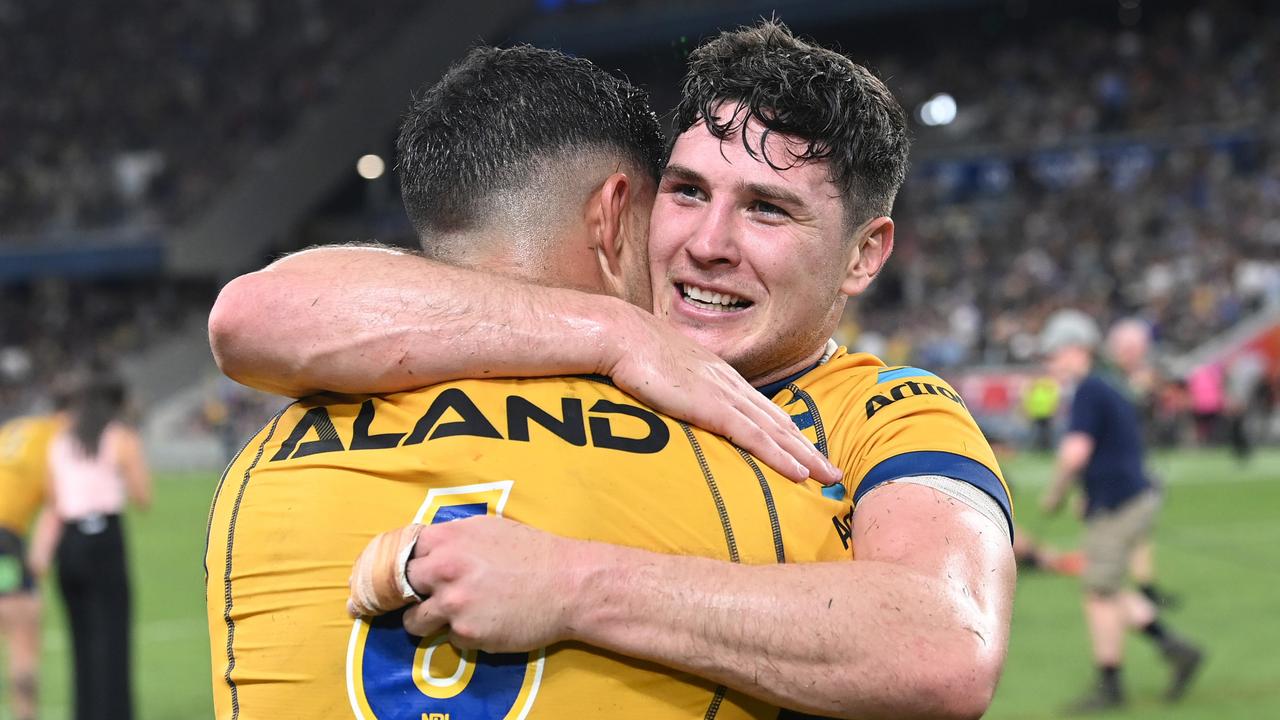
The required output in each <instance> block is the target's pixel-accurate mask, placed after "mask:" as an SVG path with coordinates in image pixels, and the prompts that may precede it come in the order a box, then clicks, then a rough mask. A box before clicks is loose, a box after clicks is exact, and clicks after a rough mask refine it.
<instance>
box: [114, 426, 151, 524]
mask: <svg viewBox="0 0 1280 720" xmlns="http://www.w3.org/2000/svg"><path fill="white" fill-rule="evenodd" d="M119 433H120V434H119V435H118V437H119V440H118V441H117V442H118V443H119V445H118V446H117V452H118V456H117V460H118V462H119V464H120V473H121V475H123V476H124V487H125V491H126V492H127V493H128V495H129V500H130V501H131V502H132V503H133V504H134V505H136V506H137V507H139V508H141V509H142V510H148V509H150V508H151V472H150V471H149V470H148V469H147V459H146V456H145V455H144V454H143V450H142V439H141V438H139V437H138V433H137V432H135V431H134V430H132V429H129V428H122V429H121V430H120V431H119Z"/></svg>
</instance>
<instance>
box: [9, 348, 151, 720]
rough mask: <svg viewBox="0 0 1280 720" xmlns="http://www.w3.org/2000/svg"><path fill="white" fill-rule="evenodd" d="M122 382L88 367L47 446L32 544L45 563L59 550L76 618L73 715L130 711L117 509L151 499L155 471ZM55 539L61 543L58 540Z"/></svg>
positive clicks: (119, 715) (92, 718)
mask: <svg viewBox="0 0 1280 720" xmlns="http://www.w3.org/2000/svg"><path fill="white" fill-rule="evenodd" d="M124 408H125V391H124V385H123V383H122V382H121V381H120V380H119V379H118V378H115V377H114V376H111V375H108V374H104V373H99V374H95V375H94V376H92V377H90V378H89V379H88V380H87V381H86V382H85V384H84V387H83V388H82V389H81V390H80V391H79V392H78V393H76V394H75V396H74V397H73V399H72V402H71V407H70V422H69V423H68V425H67V427H66V428H65V429H64V430H62V431H61V432H59V433H58V435H56V436H55V437H54V438H53V441H52V442H51V443H50V446H49V475H50V477H49V486H50V487H49V489H50V500H49V505H48V506H47V507H46V509H45V513H44V516H43V517H42V518H41V521H40V526H39V528H38V530H37V536H36V539H35V541H34V543H33V547H32V564H33V566H34V567H36V568H37V570H40V571H42V570H43V569H44V568H46V567H47V566H48V564H49V559H50V556H51V555H52V556H55V557H56V560H57V564H58V585H59V587H60V589H61V591H62V596H63V600H64V604H65V605H66V608H67V618H68V622H69V624H70V628H71V640H72V647H73V651H74V668H75V715H74V717H75V719H76V720H130V719H131V718H132V717H133V707H132V706H133V703H132V693H131V688H132V681H131V678H130V669H131V667H130V666H131V663H130V657H129V656H130V652H129V650H130V643H131V638H130V628H131V618H130V614H131V612H130V600H129V573H128V568H127V566H126V562H125V544H124V531H123V527H122V525H121V515H122V514H123V512H124V510H125V506H126V505H127V504H128V503H133V504H134V505H136V506H138V507H141V508H144V509H145V508H146V507H148V506H149V505H150V503H151V478H150V475H149V473H148V471H147V467H146V463H145V461H144V458H143V452H142V443H141V441H140V439H139V437H138V434H137V432H136V431H134V430H133V429H132V428H130V427H129V426H128V425H126V424H125V423H124V422H123V414H124ZM55 547H56V552H55V551H54V548H55Z"/></svg>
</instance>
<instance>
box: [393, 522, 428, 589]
mask: <svg viewBox="0 0 1280 720" xmlns="http://www.w3.org/2000/svg"><path fill="white" fill-rule="evenodd" d="M421 534H422V526H421V525H418V526H417V531H415V532H414V533H413V535H412V536H411V537H410V538H409V541H408V542H406V543H405V544H404V547H402V548H400V552H399V553H397V554H396V585H397V587H399V589H400V596H401V597H402V598H404V599H405V600H409V601H411V602H422V601H423V600H425V599H426V598H424V597H422V596H421V595H419V594H418V592H417V591H416V590H414V589H413V585H412V584H410V583H409V558H411V557H412V556H413V549H414V548H415V547H417V545H418V536H419V535H421Z"/></svg>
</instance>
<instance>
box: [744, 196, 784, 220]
mask: <svg viewBox="0 0 1280 720" xmlns="http://www.w3.org/2000/svg"><path fill="white" fill-rule="evenodd" d="M749 209H750V210H751V211H752V212H758V213H760V214H762V215H765V216H767V217H771V218H789V217H791V214H790V213H788V212H787V211H786V210H783V209H782V208H780V207H778V206H777V205H774V204H773V203H770V202H765V201H763V200H756V201H755V202H753V203H751V205H750V208H749Z"/></svg>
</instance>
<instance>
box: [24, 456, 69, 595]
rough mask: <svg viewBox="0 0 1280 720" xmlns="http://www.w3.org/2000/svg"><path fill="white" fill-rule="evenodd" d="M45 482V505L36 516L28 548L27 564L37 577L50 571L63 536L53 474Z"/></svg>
mask: <svg viewBox="0 0 1280 720" xmlns="http://www.w3.org/2000/svg"><path fill="white" fill-rule="evenodd" d="M44 482H45V494H44V507H42V508H41V509H40V515H39V516H38V517H37V518H36V525H35V528H34V529H33V530H32V531H31V546H30V547H28V548H27V564H28V565H30V566H31V571H32V572H33V573H35V574H36V576H37V577H43V576H44V574H45V573H47V572H48V571H49V566H50V565H51V564H53V555H54V553H55V552H56V551H57V549H58V541H59V540H60V539H61V537H62V521H61V520H60V519H59V518H58V505H57V499H56V498H55V497H54V492H55V488H54V484H53V476H52V475H48V476H46V477H45V479H44Z"/></svg>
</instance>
